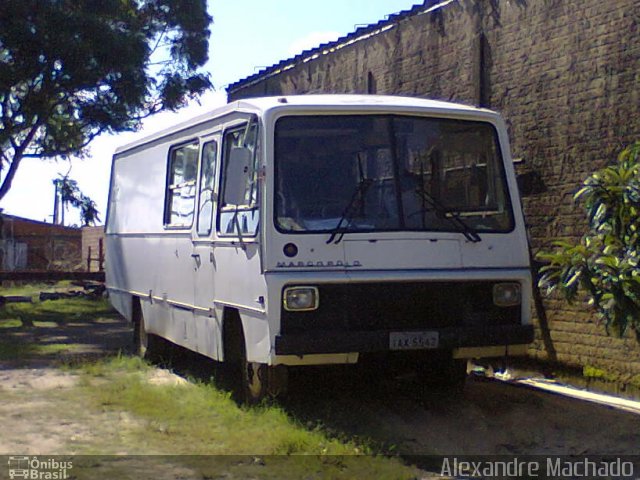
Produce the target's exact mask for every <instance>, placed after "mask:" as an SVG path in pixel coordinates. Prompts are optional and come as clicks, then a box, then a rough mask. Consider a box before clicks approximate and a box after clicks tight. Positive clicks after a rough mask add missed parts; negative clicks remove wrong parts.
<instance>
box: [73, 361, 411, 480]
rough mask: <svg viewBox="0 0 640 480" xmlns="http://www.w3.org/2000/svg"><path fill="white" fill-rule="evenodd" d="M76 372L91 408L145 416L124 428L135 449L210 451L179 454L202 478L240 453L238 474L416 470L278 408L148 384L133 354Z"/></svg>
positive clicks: (197, 389) (199, 387)
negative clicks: (244, 405) (244, 404)
mask: <svg viewBox="0 0 640 480" xmlns="http://www.w3.org/2000/svg"><path fill="white" fill-rule="evenodd" d="M78 369H79V371H80V372H81V374H82V382H81V386H80V387H79V388H81V389H82V396H83V398H85V399H89V401H90V405H91V406H92V409H96V410H103V411H105V410H107V411H119V412H122V411H126V412H129V413H130V414H132V415H133V416H134V417H135V418H137V419H139V420H141V421H142V424H141V425H140V426H139V427H138V428H136V429H133V430H130V431H128V432H127V434H126V440H125V441H126V443H127V444H128V445H135V446H137V448H138V449H139V453H144V452H146V453H148V452H153V453H155V454H159V455H206V456H211V455H214V456H216V457H214V458H211V457H202V458H189V457H184V458H183V459H182V461H183V463H184V464H185V465H188V466H189V467H190V468H192V467H194V466H195V467H198V468H202V469H204V470H203V472H204V473H203V476H204V477H205V478H206V477H207V475H209V474H210V473H211V472H210V471H209V473H207V470H206V469H207V468H214V469H218V468H220V462H222V461H223V459H224V458H226V457H220V456H236V457H237V456H240V457H238V458H235V459H232V458H229V459H228V462H226V464H225V468H227V469H228V468H231V467H233V469H234V470H235V471H236V475H237V477H238V478H248V477H255V476H256V475H257V474H259V478H303V477H305V478H367V477H371V478H390V479H391V478H414V477H415V475H416V472H415V471H414V470H413V469H411V468H409V467H407V466H405V465H403V464H402V463H401V462H400V461H398V460H396V459H390V458H385V457H382V456H376V455H375V454H374V452H373V451H372V450H371V448H370V447H369V446H367V445H362V444H356V443H354V442H352V441H348V440H347V441H341V440H337V439H335V438H331V437H330V436H328V435H327V434H326V432H324V431H323V429H322V428H321V427H318V426H316V427H314V428H311V429H309V428H307V427H305V426H304V425H301V424H300V423H299V422H297V421H296V420H295V419H292V418H291V417H290V416H288V415H287V414H286V413H285V412H284V411H283V410H282V409H281V408H279V407H278V406H275V405H266V404H265V405H263V406H261V407H258V408H241V407H238V405H237V404H236V403H235V402H233V401H232V400H231V398H230V395H229V394H228V393H227V392H223V391H221V390H219V389H217V388H216V387H215V386H214V385H212V384H205V383H202V382H190V383H186V384H182V385H153V384H151V383H150V382H149V381H148V377H149V375H150V374H151V372H152V371H153V369H152V367H150V366H149V365H148V364H146V363H144V362H142V361H141V360H139V359H137V358H134V357H126V356H118V357H116V358H113V359H108V360H104V361H99V362H92V363H89V364H84V365H82V366H80V367H78ZM95 448H96V446H93V447H92V449H95ZM97 448H98V451H104V450H101V448H102V447H101V446H99V445H98V446H97ZM86 453H96V452H95V451H89V452H86ZM256 458H258V460H256ZM212 462H213V463H215V465H211V463H212ZM267 467H268V468H267ZM313 472H316V473H313ZM265 474H266V475H265ZM230 478H235V477H234V476H232V477H230Z"/></svg>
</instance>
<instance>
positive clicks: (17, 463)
mask: <svg viewBox="0 0 640 480" xmlns="http://www.w3.org/2000/svg"><path fill="white" fill-rule="evenodd" d="M7 463H8V465H9V478H11V480H13V479H14V478H25V479H30V480H65V479H67V478H71V476H70V475H69V470H71V469H72V468H73V465H72V463H73V462H70V461H62V460H57V459H55V458H46V459H43V458H38V457H29V456H13V457H9V460H8V461H7Z"/></svg>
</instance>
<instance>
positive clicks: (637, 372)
mask: <svg viewBox="0 0 640 480" xmlns="http://www.w3.org/2000/svg"><path fill="white" fill-rule="evenodd" d="M427 3H428V2H427ZM436 3H437V2H436ZM425 5H426V4H425ZM421 10H422V11H423V10H424V9H421ZM361 37H364V38H361ZM347 40H348V41H346V42H342V45H341V46H340V47H339V48H336V47H337V45H333V46H331V45H329V46H328V47H327V48H323V49H319V50H317V51H315V52H311V54H312V55H308V56H307V57H306V59H305V61H302V59H303V58H302V57H300V61H299V62H297V63H295V64H294V65H291V67H290V68H287V69H281V71H267V72H266V74H264V75H258V76H256V77H255V78H253V79H251V81H246V82H239V83H237V84H234V85H232V86H231V87H230V89H229V98H230V100H233V99H238V98H243V97H252V96H262V95H286V94H301V93H379V94H401V95H412V96H418V97H426V98H434V99H441V100H450V101H455V102H461V103H466V104H471V105H479V106H486V107H489V108H492V109H495V110H498V111H500V112H501V113H502V114H503V115H504V117H505V120H506V121H507V124H508V128H509V134H510V138H511V142H512V152H513V156H514V157H515V158H520V159H522V160H523V161H522V162H521V163H519V164H518V167H517V169H518V171H519V172H520V173H533V174H534V175H538V176H539V177H540V180H541V182H539V186H540V187H541V188H540V190H541V191H540V193H537V194H534V195H530V196H526V197H525V198H523V204H524V209H525V215H526V220H527V224H528V229H529V234H530V238H531V244H532V250H533V252H534V253H535V252H536V251H538V250H539V249H540V248H543V247H544V246H545V245H548V244H549V242H550V241H551V240H553V239H557V238H564V239H576V238H578V237H579V236H580V235H581V233H582V232H583V231H584V228H585V221H584V214H583V211H582V209H581V208H580V207H579V206H576V205H575V204H574V202H573V200H572V197H573V194H574V192H575V191H576V190H577V187H578V185H579V184H580V182H581V181H582V180H583V179H584V178H585V177H586V176H587V175H588V174H589V173H590V172H592V171H593V170H595V169H597V168H599V167H602V166H603V165H605V164H606V163H607V162H608V161H610V160H612V159H614V158H615V156H616V154H617V152H618V151H620V149H621V148H622V146H624V145H626V144H629V143H630V142H632V141H634V140H636V139H640V115H639V112H638V108H639V106H640V8H638V2H637V0H608V1H606V2H603V1H602V0H457V1H453V2H451V3H449V4H447V5H445V6H443V7H441V8H438V9H436V10H434V11H432V12H430V13H420V9H415V10H413V11H412V12H411V14H408V15H403V16H399V17H392V18H391V19H390V21H389V22H387V23H381V24H379V28H377V29H375V31H374V32H372V31H371V30H368V31H367V34H366V35H364V36H363V35H359V34H358V33H357V32H355V33H354V34H353V35H351V37H349V38H348V39H347ZM544 306H545V311H546V318H542V319H540V318H537V319H536V327H537V328H536V340H535V342H534V343H533V345H532V347H531V349H530V354H531V355H532V356H533V357H536V358H540V359H546V360H552V361H557V362H560V363H564V364H567V365H571V366H578V367H580V366H587V367H589V368H591V367H593V368H596V369H601V370H603V371H606V372H611V374H612V375H613V376H614V377H617V378H619V379H620V380H622V381H625V382H632V383H637V384H638V385H640V342H639V341H638V340H637V339H636V338H635V336H633V337H632V336H631V335H629V336H628V337H627V338H625V339H617V338H612V337H608V336H607V335H606V334H605V332H604V328H603V327H602V326H601V325H599V324H597V322H596V319H595V316H594V315H593V313H592V312H591V311H589V310H588V308H587V307H585V306H583V305H577V306H569V305H567V304H566V303H564V302H563V301H561V300H559V299H551V300H545V302H544ZM541 317H543V316H542V315H541Z"/></svg>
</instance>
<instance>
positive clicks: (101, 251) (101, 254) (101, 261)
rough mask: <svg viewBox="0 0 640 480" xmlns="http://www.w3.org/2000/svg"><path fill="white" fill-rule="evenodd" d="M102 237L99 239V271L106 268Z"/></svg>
mask: <svg viewBox="0 0 640 480" xmlns="http://www.w3.org/2000/svg"><path fill="white" fill-rule="evenodd" d="M102 240H103V239H102V238H100V239H99V240H98V271H99V272H102V271H103V270H104V246H103V245H102Z"/></svg>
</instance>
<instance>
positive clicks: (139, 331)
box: [133, 300, 171, 363]
mask: <svg viewBox="0 0 640 480" xmlns="http://www.w3.org/2000/svg"><path fill="white" fill-rule="evenodd" d="M133 347H134V351H135V353H136V355H138V356H139V357H140V358H144V359H145V360H149V361H151V362H154V363H165V362H170V361H171V352H170V347H169V342H167V341H166V340H165V339H163V338H162V337H159V336H158V335H155V334H153V333H149V332H147V329H146V326H145V321H144V314H143V313H142V308H141V305H140V302H139V300H138V301H136V302H135V304H134V306H133Z"/></svg>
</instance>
